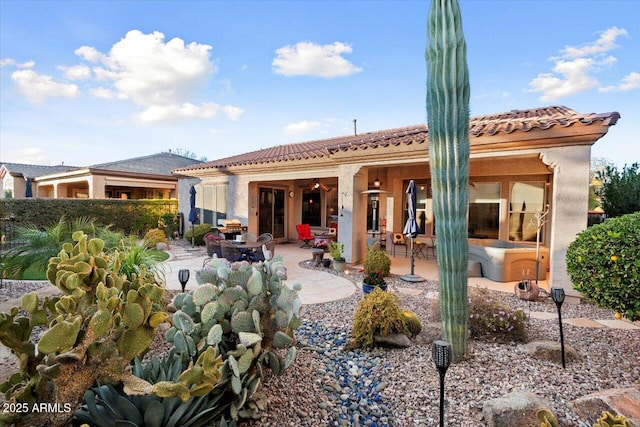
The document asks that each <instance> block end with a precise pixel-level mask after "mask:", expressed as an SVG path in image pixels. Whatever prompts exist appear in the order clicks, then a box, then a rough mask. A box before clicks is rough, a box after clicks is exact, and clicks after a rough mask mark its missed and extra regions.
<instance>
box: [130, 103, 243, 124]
mask: <svg viewBox="0 0 640 427" xmlns="http://www.w3.org/2000/svg"><path fill="white" fill-rule="evenodd" d="M219 113H222V114H224V115H226V116H227V117H228V118H229V119H231V120H237V119H238V118H239V117H240V115H242V113H243V110H242V109H241V108H238V107H233V106H220V105H218V104H215V103H203V104H201V105H199V106H198V105H194V104H191V103H189V102H187V103H184V104H182V105H176V104H173V105H163V106H160V105H152V106H150V107H149V108H147V109H146V110H144V111H143V112H141V113H140V114H138V115H137V117H136V118H137V120H138V121H140V122H142V123H157V122H176V121H181V120H189V119H210V118H213V117H215V116H217V115H218V114H219Z"/></svg>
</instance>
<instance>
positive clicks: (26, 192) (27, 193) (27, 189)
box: [24, 177, 33, 197]
mask: <svg viewBox="0 0 640 427" xmlns="http://www.w3.org/2000/svg"><path fill="white" fill-rule="evenodd" d="M32 181H33V179H32V178H30V177H27V182H26V184H25V189H24V197H33V189H32V188H31V187H32V185H31V182H32Z"/></svg>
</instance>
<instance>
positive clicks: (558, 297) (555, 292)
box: [551, 288, 567, 368]
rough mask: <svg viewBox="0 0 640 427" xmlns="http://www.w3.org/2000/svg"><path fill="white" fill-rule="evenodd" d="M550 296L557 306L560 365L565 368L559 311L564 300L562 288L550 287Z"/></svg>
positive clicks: (560, 314)
mask: <svg viewBox="0 0 640 427" xmlns="http://www.w3.org/2000/svg"><path fill="white" fill-rule="evenodd" d="M551 298H552V299H553V302H555V303H556V307H557V308H558V325H559V326H560V351H561V352H562V367H563V368H566V367H567V366H566V364H565V360H564V335H563V334H562V313H561V312H560V308H561V307H562V303H563V302H564V289H562V288H551Z"/></svg>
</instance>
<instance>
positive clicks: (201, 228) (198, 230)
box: [184, 224, 213, 246]
mask: <svg viewBox="0 0 640 427" xmlns="http://www.w3.org/2000/svg"><path fill="white" fill-rule="evenodd" d="M212 230H213V226H212V225H211V224H198V225H196V226H195V227H193V228H189V229H188V230H187V231H186V232H185V233H184V238H185V239H187V240H189V241H191V237H192V236H193V238H194V244H195V245H197V246H202V245H204V235H205V234H207V233H209V232H210V231H212Z"/></svg>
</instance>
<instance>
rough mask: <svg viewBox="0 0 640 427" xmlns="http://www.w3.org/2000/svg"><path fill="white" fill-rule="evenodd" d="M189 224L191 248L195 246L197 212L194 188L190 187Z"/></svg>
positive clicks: (197, 221)
mask: <svg viewBox="0 0 640 427" xmlns="http://www.w3.org/2000/svg"><path fill="white" fill-rule="evenodd" d="M189 193H190V194H191V195H190V196H189V222H191V246H195V236H194V224H195V223H199V222H200V221H199V218H198V211H197V210H196V188H195V187H194V186H193V185H192V186H191V189H190V190H189Z"/></svg>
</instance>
